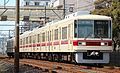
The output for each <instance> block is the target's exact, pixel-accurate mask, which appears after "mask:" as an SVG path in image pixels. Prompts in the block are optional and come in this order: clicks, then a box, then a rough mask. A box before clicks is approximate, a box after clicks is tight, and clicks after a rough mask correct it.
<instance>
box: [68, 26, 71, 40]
mask: <svg viewBox="0 0 120 73" xmlns="http://www.w3.org/2000/svg"><path fill="white" fill-rule="evenodd" d="M70 32H71V31H70V24H69V25H68V38H70Z"/></svg>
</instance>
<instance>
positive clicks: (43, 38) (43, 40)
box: [42, 33, 45, 42]
mask: <svg viewBox="0 0 120 73" xmlns="http://www.w3.org/2000/svg"><path fill="white" fill-rule="evenodd" d="M42 42H45V33H42Z"/></svg>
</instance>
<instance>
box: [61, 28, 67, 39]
mask: <svg viewBox="0 0 120 73" xmlns="http://www.w3.org/2000/svg"><path fill="white" fill-rule="evenodd" d="M62 39H67V27H63V28H62Z"/></svg>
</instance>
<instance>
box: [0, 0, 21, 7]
mask: <svg viewBox="0 0 120 73" xmlns="http://www.w3.org/2000/svg"><path fill="white" fill-rule="evenodd" d="M4 1H5V2H7V1H8V3H7V4H6V5H7V6H15V3H16V0H0V6H3V5H4ZM20 5H23V0H20Z"/></svg>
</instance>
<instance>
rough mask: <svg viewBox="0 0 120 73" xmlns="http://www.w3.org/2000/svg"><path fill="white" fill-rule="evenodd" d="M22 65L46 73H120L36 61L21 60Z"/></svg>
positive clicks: (118, 72)
mask: <svg viewBox="0 0 120 73" xmlns="http://www.w3.org/2000/svg"><path fill="white" fill-rule="evenodd" d="M4 61H5V62H9V63H13V62H14V59H8V58H6V59H4ZM20 64H22V65H25V66H29V67H33V68H35V69H39V70H41V71H42V72H45V73H46V72H47V73H120V68H112V67H108V66H105V67H103V68H98V67H91V66H83V65H75V64H66V63H58V62H50V61H43V60H35V59H20Z"/></svg>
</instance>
